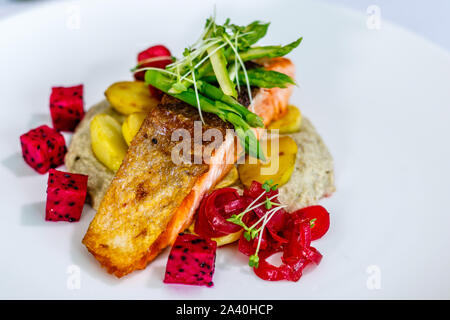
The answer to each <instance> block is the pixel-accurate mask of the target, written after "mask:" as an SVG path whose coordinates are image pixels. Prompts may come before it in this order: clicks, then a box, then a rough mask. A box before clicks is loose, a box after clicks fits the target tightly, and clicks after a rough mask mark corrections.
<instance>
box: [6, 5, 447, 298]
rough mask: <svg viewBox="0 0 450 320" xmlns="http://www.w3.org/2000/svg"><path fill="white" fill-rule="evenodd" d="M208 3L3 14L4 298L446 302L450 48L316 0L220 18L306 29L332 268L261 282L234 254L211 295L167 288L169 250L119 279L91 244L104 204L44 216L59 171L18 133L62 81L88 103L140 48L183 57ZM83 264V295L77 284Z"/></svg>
mask: <svg viewBox="0 0 450 320" xmlns="http://www.w3.org/2000/svg"><path fill="white" fill-rule="evenodd" d="M212 10H213V2H212V1H200V0H196V1H194V0H192V1H157V2H156V1H151V2H150V1H135V0H128V1H126V2H124V1H116V0H114V1H85V2H69V3H61V4H50V5H45V6H42V7H39V8H38V9H35V10H32V11H28V12H25V13H22V14H19V15H16V16H12V17H9V18H7V19H4V20H1V21H0V104H1V106H2V112H3V113H2V116H1V117H0V121H1V127H0V145H1V149H0V150H1V151H2V152H1V155H0V180H1V185H0V206H1V211H0V250H1V253H0V257H1V263H0V298H37V299H44V298H64V299H66V298H69V299H71V298H74V299H90V298H117V299H125V298H136V299H165V298H171V299H240V298H248V299H260V298H264V299H310V298H327V299H328V298H335V299H341V298H343V299H346V298H369V299H372V298H373V299H380V298H388V299H389V298H450V273H449V270H450V252H449V249H448V245H449V242H450V235H449V232H448V229H449V227H450V215H449V210H448V209H447V205H448V201H447V199H448V198H447V197H448V191H449V189H450V188H449V187H448V181H450V171H449V167H448V164H449V162H450V150H449V147H448V145H449V143H448V141H447V139H448V137H449V136H450V128H449V125H448V120H449V119H450V55H449V54H448V53H447V52H445V51H444V50H442V49H440V48H438V47H436V46H434V45H432V44H430V43H429V42H427V41H425V40H423V39H421V38H420V37H417V36H415V35H414V34H411V33H409V32H407V31H405V30H403V29H401V28H398V27H395V26H393V25H390V24H389V23H387V22H385V21H383V24H382V27H381V29H380V30H369V29H368V28H367V27H366V17H365V16H364V15H362V14H361V15H360V14H357V13H354V12H352V11H347V10H344V9H338V8H335V7H332V6H328V5H323V4H319V3H317V2H312V1H311V2H310V1H295V2H294V1H284V2H283V1H261V0H260V1H245V2H244V1H233V0H227V1H217V9H216V10H217V16H218V19H219V21H220V20H222V19H224V18H226V17H231V18H232V19H233V21H236V22H238V23H242V24H243V23H246V22H249V21H252V20H253V19H261V20H266V21H271V22H272V25H271V28H270V31H269V34H268V36H267V38H266V39H265V40H264V41H263V42H264V43H266V44H268V43H274V42H275V43H287V42H289V41H291V40H293V39H295V38H296V37H298V36H299V35H302V36H304V41H303V43H302V44H301V45H300V47H299V48H298V49H296V50H295V51H294V52H293V53H292V54H291V55H290V57H291V58H292V59H293V60H294V62H295V64H296V66H297V70H298V72H297V74H298V75H297V80H298V82H299V84H300V86H299V88H298V89H296V92H295V94H294V96H293V98H292V102H293V103H294V104H296V105H298V106H299V107H300V108H301V110H302V112H303V113H304V114H305V115H306V116H308V117H309V118H310V119H311V120H312V121H313V123H314V124H315V125H316V127H317V129H318V130H319V132H320V133H321V134H322V135H323V138H324V139H325V141H326V143H327V144H328V146H329V148H330V150H331V153H332V154H333V156H334V158H335V165H336V184H337V189H338V191H337V192H336V193H335V194H334V196H333V197H332V198H330V199H327V200H326V201H323V202H322V204H323V205H325V206H326V207H327V208H328V209H329V211H330V212H331V215H332V222H331V229H330V231H329V233H328V234H327V236H326V237H325V238H324V239H321V240H319V241H317V242H316V243H315V244H314V245H315V247H317V248H318V249H319V250H320V251H321V252H322V253H323V255H324V258H323V260H322V263H321V265H320V266H318V267H317V268H315V269H309V270H307V271H306V272H305V274H304V276H303V278H302V279H301V280H300V281H299V282H298V283H289V282H281V283H270V282H264V281H261V280H259V279H258V278H257V277H256V276H254V275H253V274H252V271H251V270H250V269H249V268H248V267H247V266H246V258H245V257H244V256H243V255H240V254H239V253H238V252H237V250H236V249H235V248H226V249H221V250H219V252H218V255H217V266H216V268H217V269H216V274H215V278H214V282H215V287H214V288H197V287H185V286H167V285H164V284H163V283H162V278H163V274H164V267H165V262H166V258H167V251H166V252H165V253H164V254H162V255H161V256H160V257H159V258H158V259H157V260H156V261H154V262H153V263H152V264H151V265H150V266H149V267H148V268H147V269H145V270H143V271H139V272H135V273H133V274H132V275H130V276H127V277H125V278H123V279H121V280H118V279H116V278H114V277H112V276H110V275H108V274H107V273H106V272H105V271H104V270H103V269H101V268H100V266H99V265H98V263H97V262H96V260H95V259H94V258H93V257H92V256H91V255H90V254H89V253H88V252H87V250H86V249H85V248H84V247H83V246H82V245H81V243H80V241H81V239H82V237H83V235H84V233H85V231H86V229H87V226H88V224H89V222H90V220H91V219H92V217H93V215H94V211H93V210H92V209H90V208H89V207H88V206H86V207H85V210H84V212H83V216H82V219H81V221H80V222H79V223H72V224H69V223H50V222H45V221H44V207H45V189H46V179H47V176H46V175H42V176H41V175H38V174H36V173H35V172H34V171H33V170H32V169H30V168H29V167H28V166H27V165H26V164H25V163H24V162H23V160H22V158H21V154H20V148H19V135H20V134H22V133H23V132H26V131H27V130H29V129H30V128H33V127H36V126H37V125H40V124H43V123H47V124H50V117H49V109H48V98H49V94H50V87H51V86H55V85H72V84H78V83H83V84H84V85H85V101H86V104H87V106H89V105H92V104H94V103H96V102H98V101H99V100H101V99H102V97H103V91H104V90H105V88H106V87H107V86H108V85H109V84H111V83H112V82H115V81H118V80H126V79H130V78H131V76H130V73H129V71H128V70H129V69H130V67H132V66H133V65H134V63H135V59H136V54H137V52H138V51H140V50H142V49H144V48H146V47H147V46H149V45H151V44H154V43H163V44H166V45H167V46H168V47H169V48H170V49H171V50H172V52H173V53H180V52H181V50H182V49H183V48H184V46H186V45H187V44H189V43H190V42H192V41H193V40H194V39H195V38H196V37H197V35H198V34H199V32H200V28H201V27H202V26H203V23H204V20H205V18H206V17H207V16H208V15H209V14H210V13H211V12H212ZM78 11H79V12H80V16H79V17H80V20H79V22H80V24H79V28H77V17H76V14H77V12H78ZM74 14H75V16H74ZM74 19H75V20H74ZM74 27H75V28H74ZM67 137H69V136H67ZM72 265H75V266H78V267H79V268H80V276H81V282H80V284H81V286H80V289H78V290H69V289H68V287H67V281H68V279H70V274H69V273H70V272H69V273H68V268H69V271H70V266H72ZM372 280H380V282H379V284H380V287H379V289H376V288H378V286H376V288H375V289H374V288H373V286H370V284H371V283H372V284H373V282H371V281H372ZM368 282H369V286H368ZM370 288H372V290H371V289H370Z"/></svg>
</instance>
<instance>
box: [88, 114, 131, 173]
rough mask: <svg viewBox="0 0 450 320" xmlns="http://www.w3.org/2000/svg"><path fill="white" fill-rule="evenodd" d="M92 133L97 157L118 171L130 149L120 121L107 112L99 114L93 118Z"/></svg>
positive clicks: (93, 148)
mask: <svg viewBox="0 0 450 320" xmlns="http://www.w3.org/2000/svg"><path fill="white" fill-rule="evenodd" d="M90 133H91V145H92V151H93V152H94V155H95V157H96V158H97V159H98V160H99V161H100V162H101V163H103V164H104V165H105V166H106V167H107V168H108V169H110V170H111V171H114V172H116V171H117V170H118V169H119V167H120V165H121V164H122V161H123V158H124V157H125V154H126V153H127V149H128V146H127V144H126V142H125V140H124V139H123V137H122V130H121V127H120V124H119V122H118V121H117V120H115V119H114V118H113V117H111V116H109V115H107V114H98V115H96V116H95V117H94V118H92V121H91V124H90Z"/></svg>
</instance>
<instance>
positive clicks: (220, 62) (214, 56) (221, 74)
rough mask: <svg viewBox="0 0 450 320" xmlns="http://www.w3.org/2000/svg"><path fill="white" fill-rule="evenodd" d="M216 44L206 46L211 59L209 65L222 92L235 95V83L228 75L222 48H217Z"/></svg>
mask: <svg viewBox="0 0 450 320" xmlns="http://www.w3.org/2000/svg"><path fill="white" fill-rule="evenodd" d="M218 47H219V45H218V44H216V45H214V46H212V47H210V48H208V50H207V51H208V54H210V55H211V56H210V57H209V59H210V61H211V65H212V67H213V70H214V73H215V74H216V77H217V81H218V82H219V85H220V88H221V89H222V91H223V93H225V94H226V95H229V96H233V97H236V96H237V92H236V89H235V85H234V83H233V81H231V79H230V76H229V75H228V70H227V59H226V58H225V55H224V53H223V49H222V48H221V49H218V50H217V48H218Z"/></svg>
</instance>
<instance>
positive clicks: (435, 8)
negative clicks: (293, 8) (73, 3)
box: [0, 0, 450, 50]
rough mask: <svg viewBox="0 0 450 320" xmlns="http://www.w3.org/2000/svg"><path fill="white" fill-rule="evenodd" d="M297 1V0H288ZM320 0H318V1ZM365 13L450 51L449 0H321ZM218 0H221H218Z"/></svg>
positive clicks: (0, 0)
mask: <svg viewBox="0 0 450 320" xmlns="http://www.w3.org/2000/svg"><path fill="white" fill-rule="evenodd" d="M48 1H49V0H0V18H1V17H2V16H6V15H10V14H13V13H17V12H20V11H22V10H26V9H27V8H29V7H34V6H36V5H39V4H41V3H42V2H48ZM55 1H65V0H55ZM291 1H297V0H291ZM317 1H320V0H317ZM322 1H326V2H328V3H331V4H335V5H338V6H343V7H348V8H352V9H354V10H356V11H359V12H361V13H364V12H365V11H366V9H367V7H369V6H370V5H378V6H379V7H380V8H381V10H382V17H383V19H386V20H388V21H390V22H394V23H396V24H398V25H400V26H403V27H404V28H406V29H409V30H411V31H413V32H415V33H417V34H420V35H421V36H423V37H425V38H427V39H429V40H431V41H433V42H435V43H437V44H438V45H440V46H442V47H444V48H446V49H447V50H450V37H449V34H448V30H450V19H449V18H448V14H449V12H450V1H448V0H431V1H425V0H322ZM218 2H220V1H218Z"/></svg>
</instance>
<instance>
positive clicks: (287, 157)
mask: <svg viewBox="0 0 450 320" xmlns="http://www.w3.org/2000/svg"><path fill="white" fill-rule="evenodd" d="M277 140H278V144H277ZM260 142H261V145H262V147H263V148H264V149H263V150H265V154H266V158H267V161H266V162H264V163H263V162H262V161H260V160H256V159H254V158H249V157H248V156H247V158H246V160H245V163H243V164H239V165H238V172H239V178H240V180H241V182H242V184H243V185H244V186H245V187H246V188H248V187H250V185H251V183H252V181H258V182H260V183H264V182H265V181H268V180H273V183H274V184H278V186H279V187H280V186H282V185H283V184H285V183H286V182H288V181H289V179H290V177H291V175H292V172H293V171H294V166H295V158H296V155H297V150H298V148H297V144H296V143H295V141H294V140H293V139H292V138H290V137H288V136H280V137H278V139H277V137H274V138H272V139H267V140H262V141H260Z"/></svg>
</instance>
